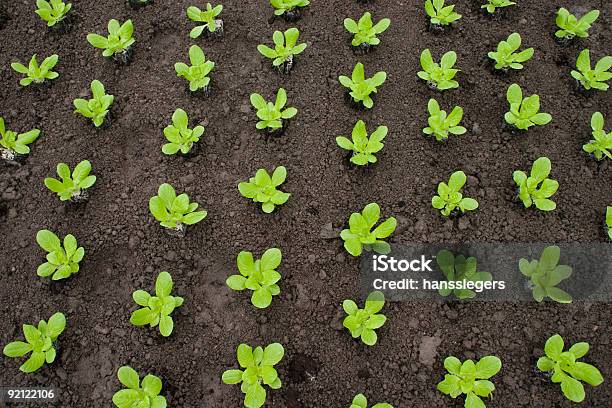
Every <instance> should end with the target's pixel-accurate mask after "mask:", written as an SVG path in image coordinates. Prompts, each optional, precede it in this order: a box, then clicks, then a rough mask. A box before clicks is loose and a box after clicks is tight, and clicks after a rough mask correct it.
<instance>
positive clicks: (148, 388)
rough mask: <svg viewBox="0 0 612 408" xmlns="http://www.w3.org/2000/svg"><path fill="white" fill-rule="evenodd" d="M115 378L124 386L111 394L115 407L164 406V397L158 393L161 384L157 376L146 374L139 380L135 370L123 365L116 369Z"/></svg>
mask: <svg viewBox="0 0 612 408" xmlns="http://www.w3.org/2000/svg"><path fill="white" fill-rule="evenodd" d="M117 378H119V382H120V383H121V384H123V385H124V386H125V387H126V388H124V389H122V390H120V391H117V392H116V393H115V395H113V404H115V406H116V407H117V408H134V407H138V408H140V407H150V408H166V406H167V405H166V404H167V403H166V397H164V396H161V395H159V393H160V392H161V390H162V386H163V384H162V381H161V379H160V378H159V377H156V376H154V375H152V374H147V375H146V376H145V377H144V378H143V379H142V382H141V381H140V376H139V375H138V373H137V372H136V370H134V369H133V368H132V367H128V366H123V367H121V368H120V369H119V371H117Z"/></svg>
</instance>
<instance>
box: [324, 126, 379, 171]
mask: <svg viewBox="0 0 612 408" xmlns="http://www.w3.org/2000/svg"><path fill="white" fill-rule="evenodd" d="M387 132H388V128H387V127H386V126H379V127H378V128H376V130H375V131H374V132H372V134H371V135H370V136H369V137H368V131H367V129H366V125H365V122H364V121H363V120H359V121H357V123H356V124H355V127H353V133H352V134H351V139H352V141H351V140H349V139H348V138H346V137H344V136H338V137H337V138H336V143H337V144H338V146H340V147H341V148H343V149H345V150H348V151H350V152H352V156H351V159H350V160H351V163H354V164H356V165H358V166H365V165H367V164H369V163H376V161H377V158H376V156H375V153H378V152H380V151H381V150H382V148H383V147H384V146H385V145H384V144H383V143H382V141H383V139H384V138H385V137H386V136H387Z"/></svg>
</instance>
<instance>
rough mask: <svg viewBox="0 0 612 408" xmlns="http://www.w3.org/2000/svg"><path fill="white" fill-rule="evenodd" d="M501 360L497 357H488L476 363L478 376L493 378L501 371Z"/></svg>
mask: <svg viewBox="0 0 612 408" xmlns="http://www.w3.org/2000/svg"><path fill="white" fill-rule="evenodd" d="M501 367H502V363H501V360H500V359H499V358H497V357H495V356H486V357H483V358H481V359H480V361H478V362H477V363H476V376H477V377H478V378H483V379H488V378H491V377H493V376H494V375H495V374H497V373H498V372H499V370H501Z"/></svg>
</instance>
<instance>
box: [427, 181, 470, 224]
mask: <svg viewBox="0 0 612 408" xmlns="http://www.w3.org/2000/svg"><path fill="white" fill-rule="evenodd" d="M466 181H467V177H466V175H465V173H464V172H462V171H456V172H454V173H453V174H451V176H450V179H449V180H448V184H446V183H445V182H443V181H442V182H440V184H438V195H435V196H433V198H432V199H431V205H432V206H433V208H435V209H436V210H440V213H442V215H443V216H445V217H451V216H455V215H457V214H458V212H459V211H461V214H463V213H465V212H466V211H474V210H475V209H477V208H478V201H476V200H475V199H473V198H469V197H464V196H463V194H461V189H462V188H463V186H464V185H465V182H466ZM458 210H459V211H458Z"/></svg>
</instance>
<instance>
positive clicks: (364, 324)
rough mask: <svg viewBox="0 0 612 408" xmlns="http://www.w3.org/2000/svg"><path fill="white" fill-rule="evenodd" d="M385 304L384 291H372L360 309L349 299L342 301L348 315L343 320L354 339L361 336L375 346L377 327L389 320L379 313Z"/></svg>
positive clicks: (366, 342)
mask: <svg viewBox="0 0 612 408" xmlns="http://www.w3.org/2000/svg"><path fill="white" fill-rule="evenodd" d="M384 306H385V295H384V294H383V293H382V292H378V291H376V292H372V293H370V294H369V295H368V298H367V299H366V301H365V306H364V308H363V309H360V308H359V307H358V306H357V304H356V303H355V302H354V301H352V300H350V299H347V300H345V301H343V302H342V308H343V309H344V311H345V312H346V314H347V315H348V316H346V317H345V318H344V320H343V321H342V325H343V326H344V327H346V328H347V329H348V330H349V331H350V332H351V336H353V338H354V339H356V338H360V339H361V341H362V342H363V343H364V344H366V345H368V346H373V345H374V344H376V342H377V341H378V335H377V334H376V329H379V328H381V327H382V326H383V325H384V324H385V322H386V321H387V317H386V316H385V315H384V314H382V313H378V312H380V311H381V310H382V308H383V307H384Z"/></svg>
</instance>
